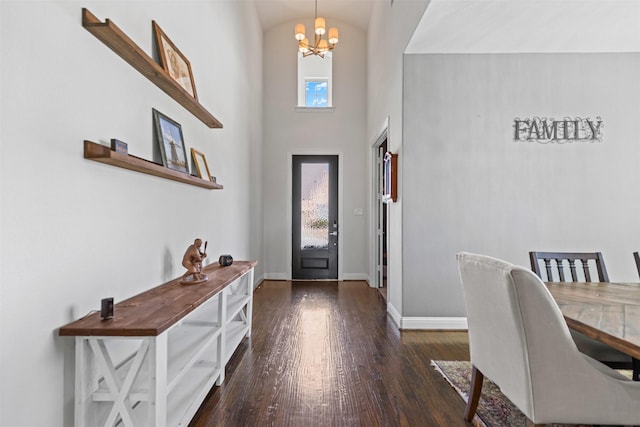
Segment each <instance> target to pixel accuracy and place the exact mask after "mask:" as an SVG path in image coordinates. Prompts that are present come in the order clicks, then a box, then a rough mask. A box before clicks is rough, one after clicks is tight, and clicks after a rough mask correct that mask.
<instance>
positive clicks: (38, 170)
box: [0, 0, 262, 427]
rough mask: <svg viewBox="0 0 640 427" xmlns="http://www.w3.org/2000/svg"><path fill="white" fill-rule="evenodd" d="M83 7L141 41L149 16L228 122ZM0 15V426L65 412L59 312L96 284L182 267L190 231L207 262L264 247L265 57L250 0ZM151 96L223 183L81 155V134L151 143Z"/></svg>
mask: <svg viewBox="0 0 640 427" xmlns="http://www.w3.org/2000/svg"><path fill="white" fill-rule="evenodd" d="M83 6H87V7H89V9H90V10H91V11H92V12H93V13H94V14H95V15H96V16H97V17H98V18H100V19H105V18H110V19H112V20H113V21H114V22H115V23H116V24H117V25H118V26H119V27H120V28H121V29H122V30H123V31H124V32H125V33H127V34H128V35H129V37H131V38H132V39H133V40H134V41H135V42H136V43H137V44H138V45H139V46H140V47H141V48H142V49H143V50H145V51H146V52H148V53H149V52H151V46H152V31H151V20H152V19H155V20H156V21H157V22H158V23H159V24H160V26H161V27H162V28H163V30H164V31H165V32H166V33H167V34H168V36H169V37H170V38H171V39H172V41H173V42H174V43H175V44H176V45H177V46H179V48H180V49H181V50H182V52H183V53H184V54H185V55H186V56H187V57H188V58H189V60H190V62H191V65H192V68H193V74H194V78H195V84H196V88H197V92H198V95H199V99H200V102H201V103H202V104H203V105H204V106H205V107H206V108H208V109H209V110H210V111H211V112H212V114H214V115H215V116H216V117H217V118H218V119H219V120H220V121H221V122H222V123H223V125H224V128H223V129H209V128H207V127H206V126H205V125H204V124H203V123H201V122H200V121H199V120H197V119H196V118H194V117H193V116H192V115H191V114H189V113H188V112H187V111H186V110H184V108H183V107H181V106H180V105H178V104H177V103H176V102H174V101H173V100H172V99H171V98H169V97H168V96H167V95H165V94H164V92H162V91H161V90H160V89H158V88H157V87H156V86H155V85H153V84H152V83H150V82H149V81H148V80H146V79H145V78H144V77H143V76H142V75H140V74H139V73H138V72H137V71H135V70H134V69H133V68H132V67H131V66H129V65H128V64H127V63H125V62H124V61H123V60H122V59H121V58H120V57H119V56H117V55H116V54H114V53H113V52H112V51H111V50H109V49H108V48H107V47H106V46H105V45H103V44H102V43H101V42H100V41H99V40H98V39H96V38H95V37H94V36H93V35H91V34H90V33H89V32H88V31H86V30H85V29H84V28H83V27H82V26H81V8H82V7H83ZM0 15H1V19H2V21H1V26H0V28H1V30H0V31H1V33H0V34H1V40H2V53H1V55H0V60H1V61H2V68H1V69H2V75H1V85H0V90H1V91H2V96H1V97H0V117H1V120H2V128H1V133H0V138H1V140H0V159H1V161H2V167H1V170H0V190H1V192H0V197H1V199H0V203H1V205H0V212H1V218H0V233H1V241H2V252H1V259H0V265H1V266H2V267H1V268H2V269H1V270H0V328H1V329H0V333H1V339H0V342H1V343H2V348H1V357H0V360H1V361H2V362H1V365H0V375H1V381H0V383H1V386H0V387H1V389H0V393H1V395H0V414H1V418H0V425H3V426H11V427H20V426H28V427H34V426H63V425H70V424H71V422H72V414H73V406H72V401H71V395H70V391H69V385H70V384H72V381H73V375H72V366H71V365H70V359H69V358H68V356H69V355H70V354H71V349H72V344H71V341H70V340H68V339H61V338H59V337H58V336H57V328H58V327H60V326H63V325H65V324H66V323H68V322H70V321H72V320H75V319H77V318H79V317H81V316H84V315H85V314H87V313H89V312H90V311H92V310H96V309H98V307H99V301H100V299H101V298H104V297H108V296H112V297H114V298H115V300H116V302H117V301H119V300H122V299H124V298H126V297H130V296H132V295H134V294H137V293H139V292H141V291H144V290H147V289H149V288H152V287H154V286H157V285H159V284H161V283H163V282H165V281H167V280H169V279H172V278H175V277H177V276H179V275H180V274H182V272H183V269H182V267H181V265H180V260H181V257H182V254H183V252H184V250H185V249H186V247H187V246H188V245H189V244H190V242H191V241H192V240H193V239H194V237H196V236H200V237H202V238H203V239H206V240H208V241H209V254H210V255H211V261H215V260H217V255H218V254H220V253H231V254H232V255H233V256H234V257H235V258H236V259H259V260H260V259H261V258H262V253H261V248H262V243H261V236H262V231H261V227H262V222H261V218H262V214H261V205H262V202H261V186H260V183H259V182H260V180H261V178H262V171H261V169H260V168H261V161H260V157H261V154H262V152H261V138H262V136H261V135H262V122H261V116H262V113H261V111H262V98H261V93H262V57H261V54H260V51H259V50H256V49H253V48H252V47H255V46H260V45H261V44H262V33H261V30H260V24H259V21H258V18H257V15H256V13H255V6H254V4H253V3H252V2H236V1H231V0H229V1H222V0H220V1H213V2H201V1H182V2H179V3H178V2H166V1H144V2H142V1H140V2H120V1H89V2H86V1H84V2H81V1H38V2H36V1H29V2H22V1H4V0H3V1H2V2H0ZM152 107H154V108H156V109H158V110H160V111H161V112H163V113H165V114H166V115H168V116H169V117H171V118H173V119H174V120H176V121H177V122H179V123H180V124H181V125H182V129H183V133H184V138H185V142H186V145H187V149H189V148H190V147H196V148H197V149H199V150H200V151H202V152H204V153H205V155H206V156H207V159H208V163H209V166H210V168H211V170H212V173H213V174H214V175H215V176H216V177H217V178H218V182H219V183H221V184H223V185H224V190H221V191H208V190H204V189H200V188H197V187H193V186H189V185H185V184H181V183H176V182H173V181H167V180H163V179H160V178H156V177H152V176H149V175H144V174H139V173H135V172H131V171H127V170H124V169H118V168H114V167H111V166H107V165H102V164H99V163H96V162H91V161H88V160H85V159H83V156H82V141H83V140H84V139H90V140H93V141H96V142H102V143H106V142H108V141H109V139H110V138H114V137H115V138H119V139H121V140H123V141H126V142H127V143H128V144H129V150H130V153H131V154H134V155H138V156H141V157H144V158H152V157H153V152H154V142H153V137H152V135H153V134H152V115H151V109H152ZM258 268H259V269H261V268H262V267H261V265H260V266H259V267H258ZM260 271H261V270H258V272H257V273H258V274H257V277H260V276H261V272H260ZM116 315H117V312H116ZM65 356H67V358H66V359H65ZM32 399H36V400H37V404H36V405H35V406H34V404H33V403H34V402H33V401H32ZM34 407H36V408H37V409H35V410H34Z"/></svg>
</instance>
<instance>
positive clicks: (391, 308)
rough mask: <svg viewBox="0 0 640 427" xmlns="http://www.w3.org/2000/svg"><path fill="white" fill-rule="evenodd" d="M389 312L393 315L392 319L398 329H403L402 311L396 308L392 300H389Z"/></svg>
mask: <svg viewBox="0 0 640 427" xmlns="http://www.w3.org/2000/svg"><path fill="white" fill-rule="evenodd" d="M387 313H388V314H389V316H391V320H393V323H395V325H396V327H397V328H398V329H402V328H401V327H400V325H401V324H402V316H401V315H400V312H399V311H398V310H396V308H395V307H394V306H393V304H391V303H390V302H387Z"/></svg>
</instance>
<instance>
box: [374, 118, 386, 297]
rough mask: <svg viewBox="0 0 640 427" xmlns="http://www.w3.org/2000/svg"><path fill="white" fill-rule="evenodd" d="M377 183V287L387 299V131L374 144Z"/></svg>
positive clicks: (375, 233)
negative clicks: (385, 159) (385, 161)
mask: <svg viewBox="0 0 640 427" xmlns="http://www.w3.org/2000/svg"><path fill="white" fill-rule="evenodd" d="M373 149H374V163H375V174H374V177H375V182H374V185H373V188H374V192H375V197H374V200H375V209H374V212H375V218H374V224H375V230H374V235H375V237H376V239H375V254H374V259H375V269H374V270H375V282H374V283H375V286H374V287H376V288H378V290H379V291H380V294H381V295H382V297H383V298H384V299H385V300H386V299H387V290H388V289H387V265H388V253H389V251H388V241H389V227H388V222H389V219H388V209H387V204H386V203H384V201H383V197H382V195H383V193H384V165H383V163H384V162H383V161H384V155H385V153H386V152H387V150H388V141H387V131H386V130H385V131H384V132H383V133H382V135H381V136H380V137H379V138H378V140H377V142H376V144H374V147H373Z"/></svg>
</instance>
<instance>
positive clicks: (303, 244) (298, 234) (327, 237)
mask: <svg viewBox="0 0 640 427" xmlns="http://www.w3.org/2000/svg"><path fill="white" fill-rule="evenodd" d="M292 184H293V204H292V209H293V212H292V219H293V221H292V225H293V230H292V233H291V234H292V249H293V250H292V257H291V258H292V262H293V265H292V269H291V270H292V274H293V279H294V280H296V279H334V280H335V279H337V278H338V156H293V179H292Z"/></svg>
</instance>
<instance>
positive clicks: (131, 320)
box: [58, 261, 258, 336]
mask: <svg viewBox="0 0 640 427" xmlns="http://www.w3.org/2000/svg"><path fill="white" fill-rule="evenodd" d="M257 263H258V262H257V261H234V262H233V264H232V265H230V266H228V267H221V266H220V265H218V264H211V265H208V266H206V267H204V268H203V269H202V271H203V273H205V274H207V275H208V277H209V280H207V281H206V282H204V283H200V284H197V285H181V284H180V278H178V279H174V280H172V281H170V282H167V283H165V284H163V285H160V286H157V287H155V288H153V289H150V290H148V291H146V292H143V293H141V294H138V295H136V296H134V297H131V298H129V299H127V300H124V301H122V302H120V303H118V304H116V305H115V306H114V308H113V312H114V316H113V319H110V320H102V318H101V317H100V312H99V311H98V312H96V313H92V314H89V315H87V316H85V317H83V318H81V319H78V320H76V321H75V322H72V323H69V324H68V325H66V326H63V327H61V328H60V329H59V330H58V333H59V335H61V336H90V335H92V336H158V335H160V334H161V333H162V332H164V331H165V330H167V329H168V328H169V327H170V326H171V325H173V324H174V323H176V322H178V321H179V320H180V319H182V318H183V317H185V316H186V315H187V314H189V313H190V312H192V311H193V310H194V309H195V308H196V307H198V306H199V305H201V304H202V303H204V302H205V301H207V300H208V299H209V298H211V297H212V296H214V295H215V294H217V293H218V292H220V291H221V290H222V289H224V288H225V287H226V286H228V285H229V284H230V283H231V282H233V281H234V280H236V279H237V278H239V277H240V276H242V275H243V274H245V273H246V272H248V271H249V270H251V269H252V268H253V267H255V266H256V264H257Z"/></svg>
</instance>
